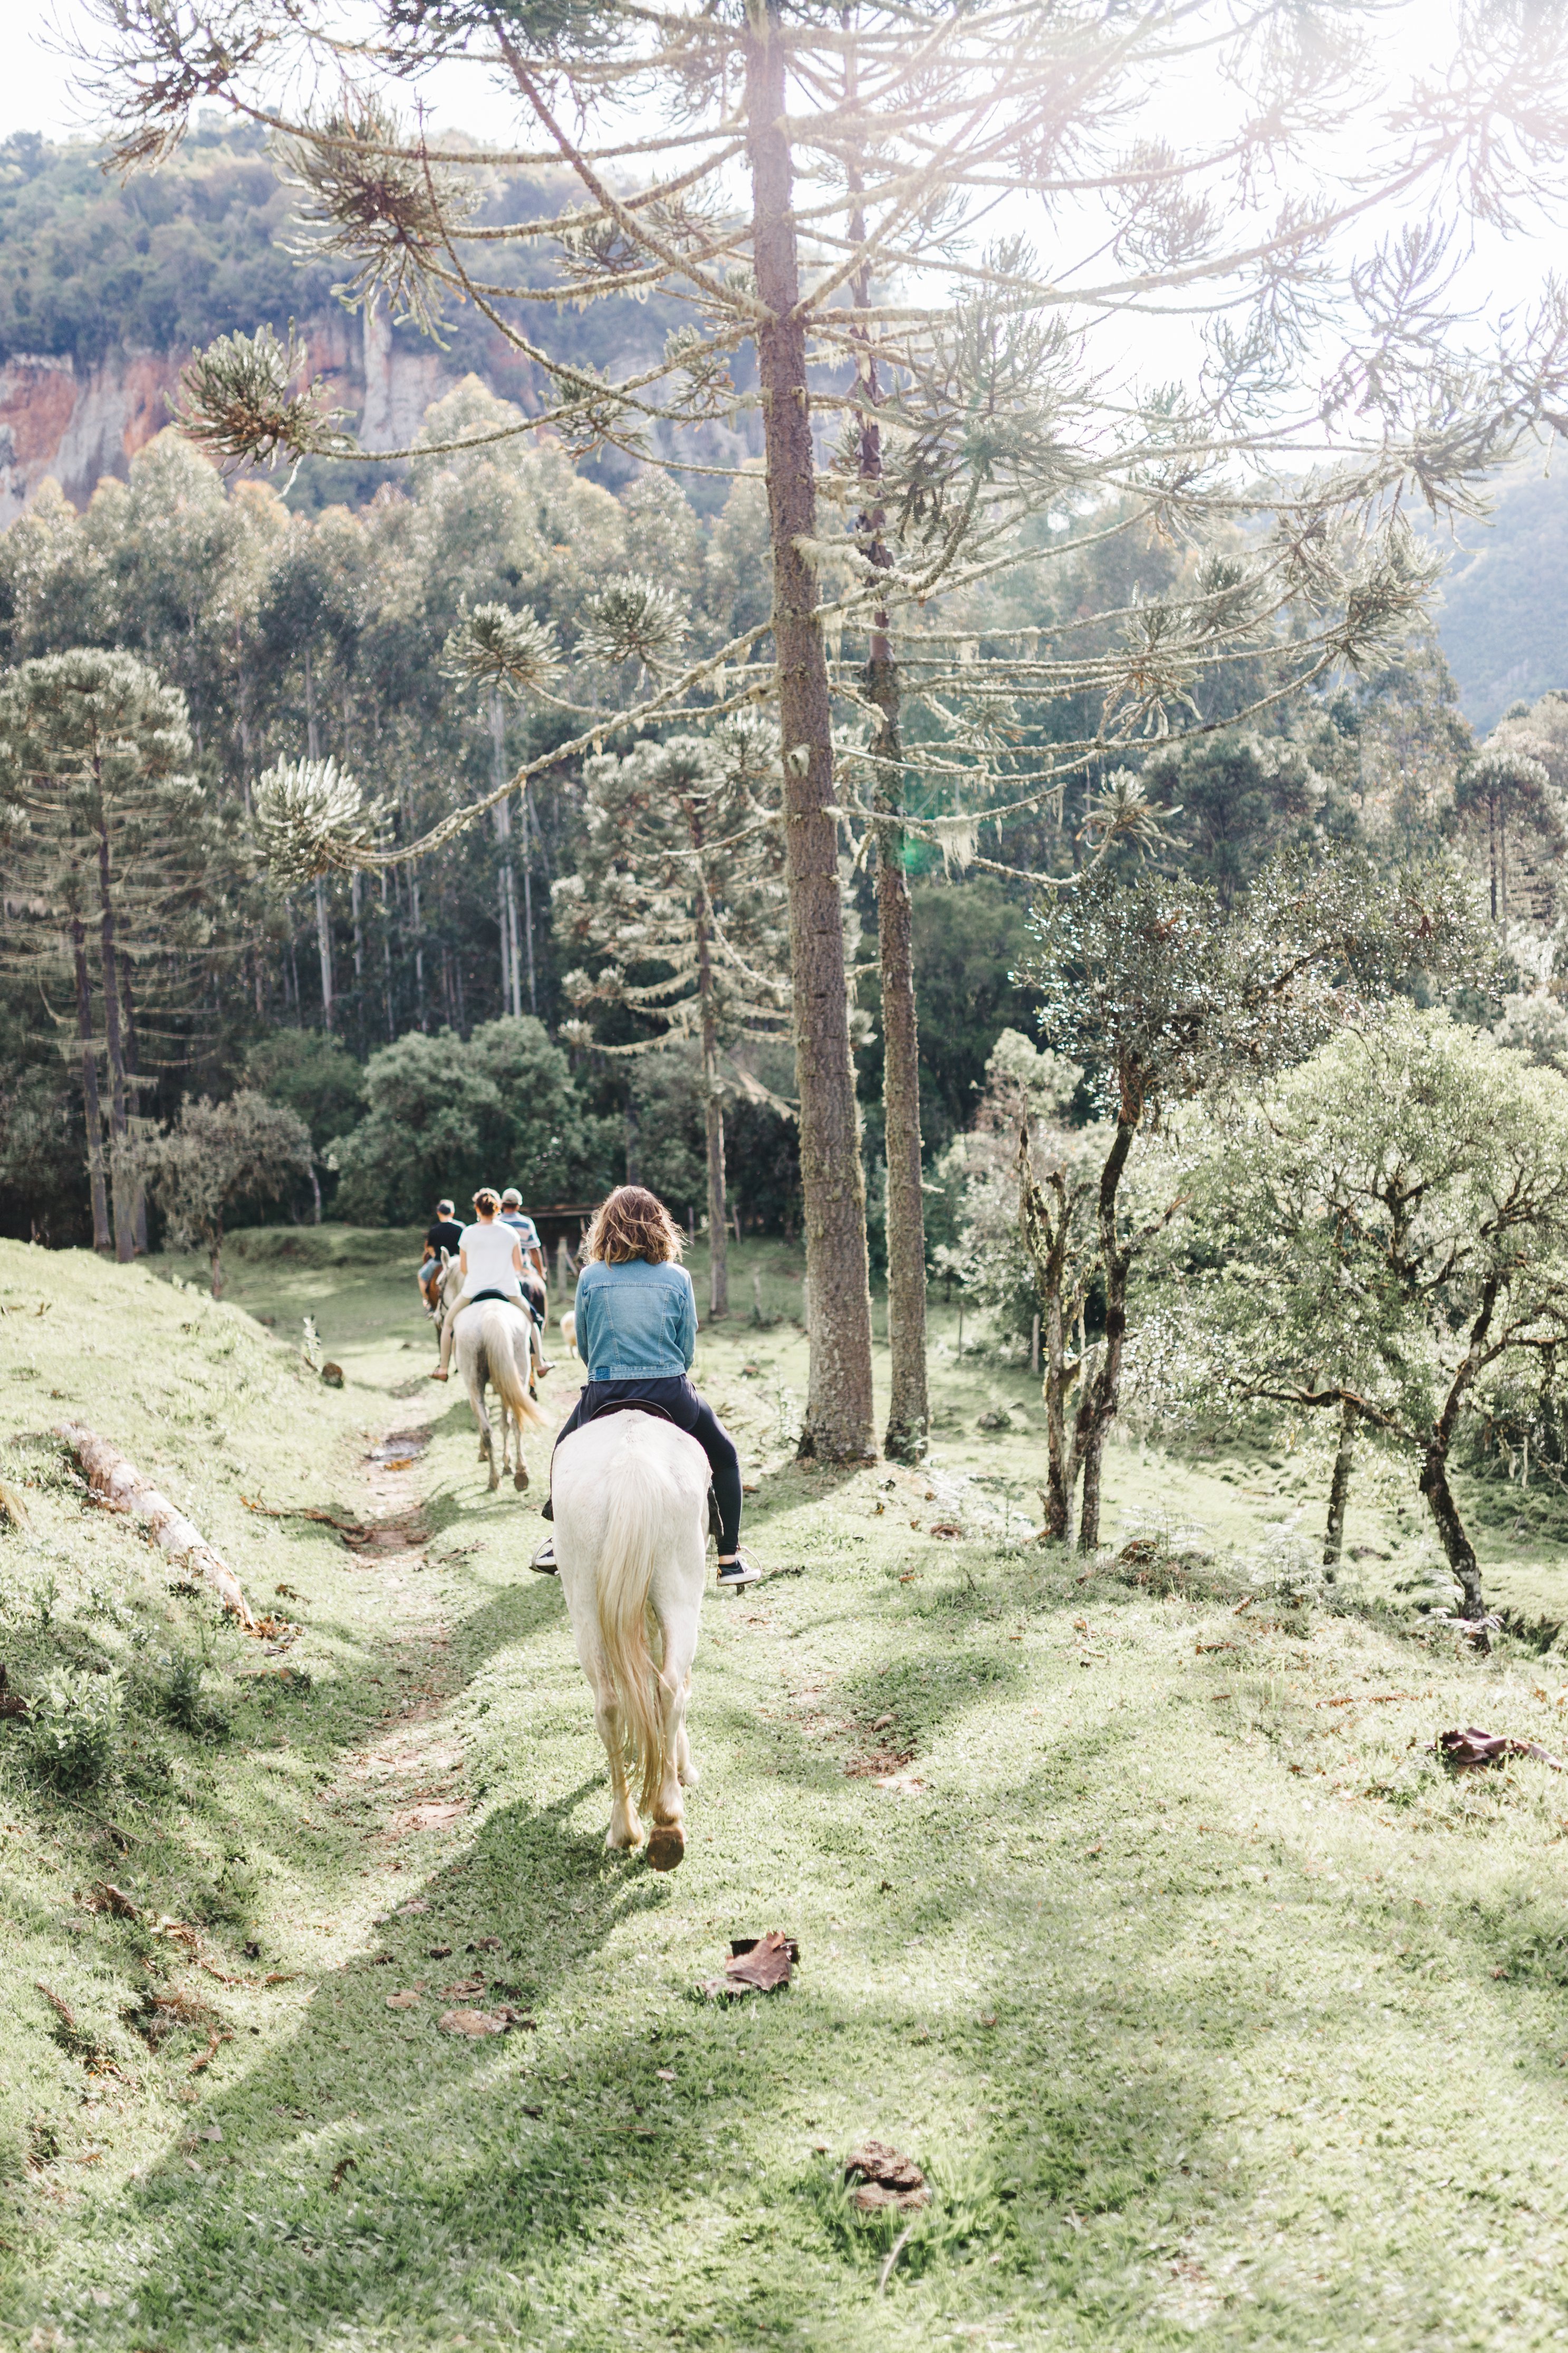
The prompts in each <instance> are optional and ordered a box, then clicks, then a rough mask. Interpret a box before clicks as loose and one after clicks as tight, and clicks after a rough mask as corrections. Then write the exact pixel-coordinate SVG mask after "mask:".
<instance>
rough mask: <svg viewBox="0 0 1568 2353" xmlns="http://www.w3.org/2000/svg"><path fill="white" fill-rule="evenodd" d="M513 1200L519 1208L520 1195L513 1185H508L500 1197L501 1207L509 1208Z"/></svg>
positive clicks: (520, 1204)
mask: <svg viewBox="0 0 1568 2353" xmlns="http://www.w3.org/2000/svg"><path fill="white" fill-rule="evenodd" d="M514 1202H515V1203H516V1205H517V1207H518V1208H520V1209H521V1207H522V1195H521V1193H520V1192H519V1191H518V1189H517V1187H516V1186H515V1185H509V1186H508V1187H507V1188H506V1191H505V1192H504V1193H503V1194H502V1195H501V1197H500V1205H501V1208H503V1209H510V1208H511V1207H512V1205H513V1203H514Z"/></svg>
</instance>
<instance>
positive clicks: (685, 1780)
mask: <svg viewBox="0 0 1568 2353" xmlns="http://www.w3.org/2000/svg"><path fill="white" fill-rule="evenodd" d="M690 1704H691V1677H690V1676H689V1675H688V1676H687V1678H686V1690H685V1693H684V1694H683V1696H682V1699H681V1706H680V1729H679V1732H678V1733H677V1734H676V1736H675V1769H676V1771H677V1773H678V1774H679V1777H680V1786H681V1788H683V1789H695V1788H697V1787H698V1786H699V1784H700V1781H701V1778H702V1776H701V1775H700V1773H699V1771H698V1770H697V1767H696V1765H695V1764H694V1763H693V1761H692V1756H691V1743H690V1740H689V1738H688V1737H687V1731H686V1711H687V1709H688V1708H689V1706H690Z"/></svg>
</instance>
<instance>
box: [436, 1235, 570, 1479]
mask: <svg viewBox="0 0 1568 2353" xmlns="http://www.w3.org/2000/svg"><path fill="white" fill-rule="evenodd" d="M441 1261H442V1264H441V1291H440V1297H441V1311H442V1321H443V1322H444V1321H445V1318H446V1317H447V1315H449V1314H451V1313H452V1311H453V1309H454V1307H455V1306H456V1304H457V1299H458V1293H459V1292H460V1291H461V1289H462V1286H463V1278H462V1272H461V1270H460V1268H459V1266H458V1261H457V1260H456V1259H455V1258H453V1259H448V1257H447V1252H446V1251H445V1250H443V1251H442V1252H441ZM532 1366H533V1318H532V1316H531V1315H530V1314H527V1313H526V1311H524V1310H522V1309H520V1308H516V1307H509V1306H508V1305H506V1303H504V1302H503V1301H501V1300H500V1299H481V1300H478V1301H476V1302H475V1303H473V1304H471V1305H470V1306H469V1307H468V1308H467V1309H466V1310H465V1311H464V1314H463V1320H462V1322H461V1323H460V1324H458V1372H459V1373H460V1374H461V1375H462V1377H463V1387H464V1388H466V1389H467V1390H468V1403H469V1405H470V1406H471V1407H472V1408H473V1412H474V1419H475V1421H476V1423H477V1424H478V1426H479V1461H481V1462H488V1463H489V1473H490V1492H491V1493H492V1494H493V1493H494V1492H495V1490H496V1489H497V1488H498V1487H499V1486H500V1480H501V1472H504V1471H505V1470H507V1469H508V1467H509V1466H510V1464H511V1463H512V1462H513V1461H515V1464H516V1468H515V1470H514V1471H513V1472H512V1482H511V1483H512V1485H513V1486H514V1487H515V1488H517V1490H518V1491H519V1493H521V1491H522V1489H523V1488H524V1487H526V1486H527V1484H528V1466H527V1464H526V1463H525V1462H524V1461H523V1459H522V1431H523V1425H524V1423H528V1424H530V1425H531V1427H532V1428H533V1429H535V1430H548V1429H549V1427H550V1424H549V1422H548V1421H547V1420H546V1419H545V1418H544V1416H543V1414H542V1413H541V1411H540V1410H539V1408H538V1406H537V1405H536V1404H535V1403H534V1400H533V1397H532V1394H531V1390H530V1387H529V1383H530V1381H531V1377H532ZM487 1383H489V1386H490V1387H492V1388H494V1390H495V1392H496V1395H497V1397H498V1398H500V1427H501V1442H500V1464H499V1465H498V1464H497V1461H496V1445H495V1432H494V1430H492V1429H491V1427H490V1418H489V1411H488V1409H487V1408H486V1405H485V1388H486V1384H487Z"/></svg>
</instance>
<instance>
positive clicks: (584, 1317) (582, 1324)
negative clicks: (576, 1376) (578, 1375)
mask: <svg viewBox="0 0 1568 2353" xmlns="http://www.w3.org/2000/svg"><path fill="white" fill-rule="evenodd" d="M572 1309H573V1313H574V1315H575V1316H576V1318H577V1325H576V1330H575V1332H574V1335H573V1336H574V1339H575V1341H576V1344H577V1354H578V1355H579V1356H581V1357H582V1359H583V1362H584V1365H585V1366H587V1365H591V1364H592V1363H593V1361H594V1359H593V1356H592V1355H591V1353H590V1347H591V1343H592V1341H593V1337H594V1332H593V1323H594V1286H593V1285H592V1284H591V1283H590V1282H589V1281H588V1269H587V1268H586V1267H584V1269H583V1271H582V1273H581V1274H580V1275H579V1276H578V1277H577V1288H576V1290H575V1291H574V1293H573V1294H572Z"/></svg>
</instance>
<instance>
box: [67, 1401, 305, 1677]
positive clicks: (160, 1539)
mask: <svg viewBox="0 0 1568 2353" xmlns="http://www.w3.org/2000/svg"><path fill="white" fill-rule="evenodd" d="M55 1436H56V1437H57V1438H62V1439H64V1440H65V1442H66V1444H67V1445H68V1447H69V1448H70V1451H71V1452H72V1453H73V1454H74V1455H75V1456H76V1459H77V1461H79V1463H80V1464H81V1467H82V1469H83V1470H84V1471H85V1472H86V1473H87V1482H88V1485H89V1488H90V1489H91V1491H92V1493H94V1494H95V1495H96V1496H97V1497H98V1500H99V1502H100V1504H106V1505H107V1506H108V1508H109V1509H110V1511H111V1512H128V1513H129V1514H131V1516H132V1518H133V1519H137V1520H140V1521H141V1523H142V1526H143V1527H144V1528H145V1529H146V1530H147V1532H148V1534H149V1535H151V1537H152V1538H153V1543H154V1544H155V1545H156V1546H158V1549H159V1551H160V1552H163V1553H167V1555H168V1556H169V1558H170V1559H171V1560H174V1561H180V1562H183V1563H184V1566H185V1567H188V1568H193V1569H195V1570H196V1571H197V1572H198V1574H199V1575H201V1576H202V1577H205V1579H206V1581H207V1583H208V1584H209V1585H210V1586H211V1587H212V1588H213V1589H214V1591H215V1592H216V1594H217V1595H218V1597H219V1599H221V1601H222V1603H223V1606H224V1608H225V1609H226V1610H227V1611H228V1612H229V1614H230V1616H231V1617H235V1618H237V1619H238V1620H239V1622H240V1624H241V1625H242V1626H243V1627H244V1628H245V1630H246V1632H247V1634H256V1633H259V1632H261V1631H262V1628H261V1627H260V1625H259V1624H258V1620H257V1617H256V1613H255V1611H254V1610H253V1609H251V1606H250V1604H249V1602H248V1601H247V1599H246V1598H245V1595H244V1593H243V1592H242V1591H241V1589H240V1583H239V1579H238V1578H237V1577H236V1575H235V1573H234V1571H233V1569H232V1568H230V1567H229V1566H228V1564H227V1563H226V1561H224V1560H222V1559H220V1558H219V1556H218V1555H217V1554H216V1552H215V1551H214V1550H213V1548H212V1546H211V1545H210V1544H208V1542H207V1540H206V1538H205V1536H204V1535H203V1534H202V1532H201V1530H200V1528H198V1527H197V1526H196V1525H195V1522H194V1521H192V1520H187V1519H186V1517H185V1515H184V1512H181V1511H176V1510H175V1508H174V1504H171V1503H170V1501H169V1499H168V1497H167V1495H164V1494H161V1493H159V1491H158V1489H157V1488H156V1487H152V1486H149V1485H148V1483H147V1482H146V1480H145V1479H143V1478H142V1473H141V1472H140V1471H138V1470H137V1468H136V1466H135V1464H134V1463H133V1462H129V1461H126V1458H125V1456H124V1455H123V1454H121V1451H120V1450H119V1448H118V1447H116V1446H110V1443H109V1441H108V1440H107V1439H104V1438H100V1437H99V1435H98V1433H97V1431H96V1430H89V1429H88V1427H87V1425H86V1423H85V1422H80V1421H58V1422H57V1423H56V1424H55Z"/></svg>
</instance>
